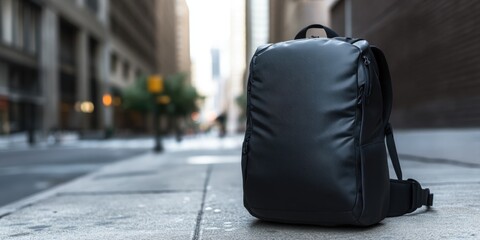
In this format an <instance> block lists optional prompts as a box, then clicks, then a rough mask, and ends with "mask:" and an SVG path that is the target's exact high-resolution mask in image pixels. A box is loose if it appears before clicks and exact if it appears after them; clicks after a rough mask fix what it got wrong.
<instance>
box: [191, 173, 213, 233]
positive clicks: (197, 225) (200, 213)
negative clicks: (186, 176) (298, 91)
mask: <svg viewBox="0 0 480 240" xmlns="http://www.w3.org/2000/svg"><path fill="white" fill-rule="evenodd" d="M212 168H213V165H212V164H208V168H207V175H206V176H205V182H204V183H203V194H202V203H201V204H200V210H199V211H198V215H197V222H196V223H195V231H194V232H193V238H192V240H198V239H200V227H201V224H202V217H203V208H204V207H205V199H206V197H207V188H208V183H209V182H210V176H211V175H212Z"/></svg>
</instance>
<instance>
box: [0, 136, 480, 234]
mask: <svg viewBox="0 0 480 240" xmlns="http://www.w3.org/2000/svg"><path fill="white" fill-rule="evenodd" d="M409 134H410V135H409V136H410V138H409V137H405V136H407V135H408V134H407V135H404V134H397V136H398V137H397V139H398V141H397V142H398V145H399V150H400V152H401V153H402V154H403V155H402V156H404V157H402V165H403V169H404V176H405V178H409V177H411V178H416V179H417V180H419V181H420V182H421V183H422V185H423V186H424V187H429V188H430V189H431V190H432V192H433V193H434V194H435V203H434V207H433V208H431V209H430V210H428V211H427V210H426V209H425V208H422V209H419V210H417V211H416V212H414V213H412V214H410V215H409V216H403V217H396V218H388V219H386V220H384V221H382V222H381V223H380V224H378V225H376V226H374V227H370V228H350V227H341V228H323V227H316V226H303V225H287V224H275V223H268V222H263V221H258V220H256V219H255V218H253V217H252V216H250V215H249V214H248V213H247V212H246V210H245V209H244V208H243V205H242V187H241V173H240V143H241V136H238V137H231V138H227V139H226V140H225V141H219V140H218V139H210V140H209V139H207V138H204V139H202V138H200V139H189V140H186V141H185V142H184V143H182V144H180V145H182V146H193V145H195V144H194V143H198V144H200V145H204V146H215V148H214V149H213V148H211V147H206V148H200V147H197V148H194V149H191V150H188V148H186V147H183V150H178V149H182V147H179V148H177V150H176V151H167V152H166V153H164V154H160V155H155V154H152V153H147V154H143V155H140V156H137V157H134V158H130V159H128V160H126V161H121V162H117V163H113V164H110V165H108V166H106V167H104V168H102V169H100V170H99V171H97V172H94V173H92V174H89V175H87V176H85V177H82V178H79V179H77V180H75V181H73V182H70V183H68V184H65V185H61V186H59V187H56V188H54V189H52V190H49V191H46V192H43V193H41V194H38V195H35V196H33V197H31V198H27V199H24V200H22V201H19V202H16V203H14V204H10V205H8V206H5V207H3V208H0V216H1V217H0V239H229V240H232V239H359V238H361V239H441V238H444V239H458V238H462V239H463V238H466V239H478V238H479V237H480V230H479V228H478V222H480V202H478V199H480V167H479V166H477V165H475V164H470V165H469V164H466V165H462V164H458V163H461V162H462V159H449V160H454V161H450V162H449V161H443V160H442V159H439V161H438V162H435V160H436V158H435V157H434V155H432V156H429V155H423V156H416V155H413V152H414V150H412V149H408V148H407V147H406V146H407V145H408V144H409V143H408V142H409V141H413V140H412V138H411V137H415V138H418V139H423V140H428V139H426V137H423V138H422V136H424V135H422V134H420V135H419V136H416V135H415V136H412V135H414V133H409ZM446 136H447V137H448V134H447V135H446ZM437 137H438V136H437ZM459 139H460V140H461V139H465V140H463V141H470V140H471V139H472V137H468V136H464V137H463V138H458V139H457V141H460V140H459ZM432 141H433V140H432ZM215 144H216V145H215ZM422 144H425V145H426V146H427V145H429V141H424V142H423V143H422ZM180 145H179V146H180ZM402 146H403V147H402ZM448 147H449V146H448V145H444V148H448ZM452 151H453V150H452ZM405 156H409V157H405ZM452 157H454V156H453V155H452ZM425 159H428V161H426V160H425ZM391 175H392V176H393V172H392V173H391Z"/></svg>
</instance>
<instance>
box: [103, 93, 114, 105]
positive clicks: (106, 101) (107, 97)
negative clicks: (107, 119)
mask: <svg viewBox="0 0 480 240" xmlns="http://www.w3.org/2000/svg"><path fill="white" fill-rule="evenodd" d="M102 102H103V105H105V107H109V106H110V105H112V95H110V94H108V93H105V94H103V97H102Z"/></svg>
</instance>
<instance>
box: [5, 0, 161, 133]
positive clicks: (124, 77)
mask: <svg viewBox="0 0 480 240" xmlns="http://www.w3.org/2000/svg"><path fill="white" fill-rule="evenodd" d="M154 4H155V3H154V1H153V0H140V1H128V0H114V1H109V0H0V15H1V17H0V26H1V27H2V28H1V31H0V32H1V34H0V39H1V41H0V134H11V133H16V132H37V133H43V134H48V132H49V131H52V130H68V131H69V130H72V131H80V132H89V131H100V130H103V129H106V128H110V127H115V125H118V124H121V123H116V119H117V118H116V117H115V115H116V114H115V111H116V108H115V107H114V106H104V104H102V97H103V96H104V95H105V94H113V95H115V93H118V92H119V90H120V89H122V88H123V87H125V86H127V85H128V84H130V83H132V82H133V81H134V80H135V79H136V78H137V77H139V76H141V75H145V74H151V73H153V72H155V70H156V57H155V51H154V49H155V26H156V25H155V21H154V19H155V10H154V9H155V8H154ZM117 95H118V94H117ZM114 103H117V105H118V103H119V102H118V101H114ZM118 110H120V109H118Z"/></svg>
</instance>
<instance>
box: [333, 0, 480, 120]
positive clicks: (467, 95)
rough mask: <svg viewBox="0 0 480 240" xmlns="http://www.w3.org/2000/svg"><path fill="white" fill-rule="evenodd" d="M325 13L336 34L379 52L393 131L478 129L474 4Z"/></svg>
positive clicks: (359, 1) (336, 8)
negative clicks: (385, 67) (388, 78)
mask: <svg viewBox="0 0 480 240" xmlns="http://www.w3.org/2000/svg"><path fill="white" fill-rule="evenodd" d="M331 12H332V26H333V28H334V29H335V30H337V31H338V32H339V33H340V34H344V33H346V32H348V31H350V33H351V36H353V37H359V38H365V39H368V40H369V41H370V42H371V43H372V44H375V45H377V46H379V47H380V48H382V49H383V50H384V52H385V54H386V57H387V59H388V63H389V66H390V71H391V75H392V79H393V87H394V96H393V97H394V102H393V104H394V106H393V113H392V117H391V118H392V119H391V121H392V122H393V124H394V126H396V127H403V128H434V127H478V126H480V108H479V107H478V106H479V104H478V102H479V101H478V100H479V97H480V95H479V94H478V92H479V91H480V81H479V79H480V68H479V63H480V55H479V54H478V53H479V52H480V46H479V45H478V44H476V43H475V41H476V39H478V38H479V37H480V31H477V25H478V24H477V23H479V22H480V15H479V14H478V13H479V12H480V2H478V1H468V0H459V1H449V0H426V1H401V0H355V1H353V0H340V1H337V2H336V4H334V5H333V6H332V9H331ZM347 35H349V34H348V33H347Z"/></svg>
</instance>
